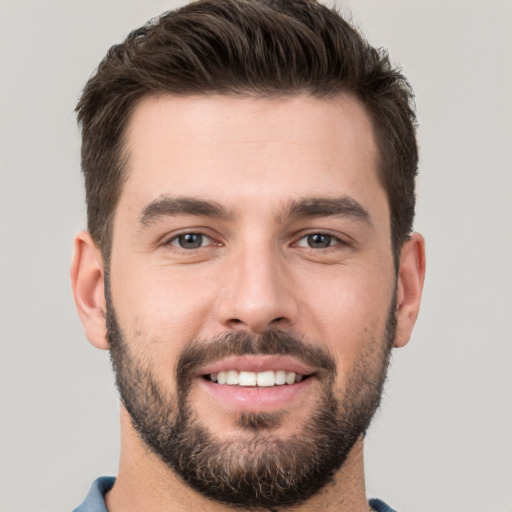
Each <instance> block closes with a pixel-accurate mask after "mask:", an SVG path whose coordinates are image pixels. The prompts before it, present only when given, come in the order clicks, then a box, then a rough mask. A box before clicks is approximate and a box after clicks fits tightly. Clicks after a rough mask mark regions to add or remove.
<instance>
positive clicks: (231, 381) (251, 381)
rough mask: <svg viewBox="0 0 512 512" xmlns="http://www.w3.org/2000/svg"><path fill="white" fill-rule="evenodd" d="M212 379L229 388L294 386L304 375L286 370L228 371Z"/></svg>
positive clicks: (217, 374)
mask: <svg viewBox="0 0 512 512" xmlns="http://www.w3.org/2000/svg"><path fill="white" fill-rule="evenodd" d="M210 379H211V380H212V381H213V382H218V383H219V384H228V385H229V386H265V387H269V386H275V385H277V386H282V385H283V384H294V383H295V382H300V381H301V380H302V375H298V374H296V373H295V372H286V371H284V370H277V371H273V370H267V371H264V372H243V371H242V372H239V371H237V370H228V371H226V372H219V373H211V374H210Z"/></svg>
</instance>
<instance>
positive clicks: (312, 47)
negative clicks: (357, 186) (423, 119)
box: [76, 0, 418, 264]
mask: <svg viewBox="0 0 512 512" xmlns="http://www.w3.org/2000/svg"><path fill="white" fill-rule="evenodd" d="M162 92H163V93H169V94H174V95H192V94H202V95H206V94H215V93H216V94H231V95H252V96H254V95H256V96H269V97H279V96H283V95H297V94H307V95H311V96H314V97H319V98H324V97H329V96H334V95H337V94H340V93H349V94H352V95H354V96H355V97H356V98H358V99H359V101H360V102H361V104H362V105H364V106H365V108H366V109H367V111H368V113H369V114H370V116H371V119H372V122H373V125H374V129H375V136H376V142H377V145H378V149H379V169H378V174H379V179H380V180H381V183H382V184H383V186H384V188H385V190H386V192H387V196H388V201H389V206H390V211H391V233H392V247H393V253H394V256H395V264H397V263H398V261H399V254H400V249H401V247H402V244H403V242H404V241H405V240H406V239H407V238H408V236H409V234H410V232H411V229H412V222H413V218H414V206H415V192H414V189H415V177H416V173H417V164H418V152H417V145H416V133H415V124H416V119H415V114H414V108H413V99H412V98H413V95H412V90H411V88H410V86H409V84H408V83H407V81H406V79H405V78H404V77H403V76H402V74H401V73H400V71H399V70H397V69H395V68H393V66H392V65H391V64H390V61H389V58H388V55H387V53H386V52H385V51H384V50H377V49H375V48H373V47H372V46H370V45H369V43H368V42H367V41H366V40H365V39H364V38H363V37H362V36H361V35H360V34H359V33H358V32H357V31H356V30H355V29H354V28H353V27H352V26H351V25H350V24H348V23H347V22H346V21H345V20H344V19H343V18H342V17H341V16H340V15H339V14H338V13H337V12H336V11H335V10H334V9H329V8H327V7H325V6H323V5H320V4H318V3H317V2H316V1H314V0H199V1H196V2H192V3H190V4H188V5H186V6H185V7H182V8H180V9H177V10H175V11H170V12H167V13H165V14H163V15H162V16H160V17H159V18H157V19H155V20H151V21H150V22H149V23H147V24H146V25H144V26H143V27H141V28H139V29H137V30H134V31H133V32H131V33H130V34H129V35H128V37H127V38H126V40H125V41H124V42H123V43H121V44H118V45H115V46H113V47H112V48H110V50H109V51H108V53H107V55H106V57H105V58H104V59H103V61H102V62H101V63H100V65H99V67H98V69H97V71H96V73H95V74H94V75H93V76H92V77H91V78H90V80H89V81H88V82H87V84H86V86H85V89H84V91H83V94H82V97H81V99H80V101H79V103H78V105H77V108H76V110H77V113H78V121H79V124H80V125H81V129H82V170H83V173H84V176H85V189H86V200H87V218H88V228H89V231H90V233H91V236H92V237H93V239H94V240H95V242H96V243H97V244H98V246H99V247H100V249H101V251H102V253H103V255H104V258H105V260H106V261H107V262H108V260H109V255H110V247H111V243H112V221H113V214H114V211H115V208H116V204H117V201H118V198H119V195H120V192H121V189H122V185H123V179H124V178H125V173H124V172H123V167H124V165H123V164H124V162H123V144H124V137H123V134H124V131H125V128H126V125H127V122H128V120H129V117H130V114H131V112H132V111H133V108H134V106H135V104H136V102H137V100H139V99H140V98H141V97H142V96H145V95H148V94H154V93H162Z"/></svg>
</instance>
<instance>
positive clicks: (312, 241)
mask: <svg viewBox="0 0 512 512" xmlns="http://www.w3.org/2000/svg"><path fill="white" fill-rule="evenodd" d="M331 240H332V237H331V236H330V235H322V234H320V233H316V234H314V235H309V236H308V245H309V247H313V248H315V249H324V248H326V247H329V246H330V245H331Z"/></svg>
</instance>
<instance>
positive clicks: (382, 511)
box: [73, 476, 396, 512]
mask: <svg viewBox="0 0 512 512" xmlns="http://www.w3.org/2000/svg"><path fill="white" fill-rule="evenodd" d="M115 481H116V478H115V477H114V476H102V477H100V478H98V479H96V480H95V481H94V482H93V484H92V487H91V489H90V491H89V493H88V494H87V496H86V497H85V500H84V501H83V502H82V504H81V505H79V506H78V507H77V508H75V510H73V512H108V510H107V507H106V505H105V497H104V496H105V493H106V492H108V491H110V489H112V486H113V485H114V482H115ZM369 504H370V507H372V509H373V510H374V511H375V512H396V511H395V510H393V509H392V508H391V507H390V506H388V505H386V504H385V503H384V502H383V501H381V500H376V499H373V500H370V501H369Z"/></svg>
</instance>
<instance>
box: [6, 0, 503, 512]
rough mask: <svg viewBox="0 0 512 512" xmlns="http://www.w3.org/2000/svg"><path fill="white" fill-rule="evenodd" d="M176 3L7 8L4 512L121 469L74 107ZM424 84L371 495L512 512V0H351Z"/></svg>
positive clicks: (419, 86)
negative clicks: (104, 62)
mask: <svg viewBox="0 0 512 512" xmlns="http://www.w3.org/2000/svg"><path fill="white" fill-rule="evenodd" d="M174 5H176V3H174V2H172V1H166V2H164V1H161V0H150V1H148V0H146V1H140V0H122V1H104V0H102V1H99V0H87V1H82V0H80V1H76V0H75V1H70V0H61V1H58V0H44V1H41V0H37V1H36V0H3V1H2V0H0V164H1V172H0V194H1V195H0V243H1V252H0V258H1V260H0V279H1V282H0V290H1V295H0V297H1V303H0V315H1V318H0V329H1V331H0V336H1V345H0V356H1V360H0V361H1V367H0V405H1V418H0V428H1V442H0V476H1V478H0V481H1V487H0V511H2V512H47V511H48V512H49V511H52V512H55V511H59V510H60V511H66V510H67V511H69V510H70V509H72V508H73V507H74V506H76V505H77V504H78V503H79V502H80V501H81V500H82V498H83V497H84V495H85V493H86V491H87V490H88V487H89V485H90V483H91V482H92V480H93V479H94V478H96V477H97V476H99V475H102V474H115V472H116V467H117V457H118V441H119V438H118V420H117V414H118V401H117V394H116V391H115V389H114V387H113V379H112V376H111V373H110V368H109V362H108V357H107V354H106V353H105V352H101V351H98V350H96V349H93V348H92V347H91V346H90V345H89V344H88V343H87V341H86V339H85V337H84V335H83V333H82V328H81V325H80V323H79V320H78V317H77V315H76V313H75V311H74V307H73V304H72V298H71V292H70V286H69V280H68V267H69V262H70V258H71V247H72V238H73V235H74V233H75V232H76V231H78V230H79V229H80V228H82V227H84V225H85V222H84V208H83V205H82V203H83V192H82V182H81V176H80V172H79V157H78V153H79V139H78V131H77V129H76V127H75V121H74V115H73V109H74V105H75V102H76V100H77V99H78V96H79V92H80V90H81V88H82V87H83V84H84V82H85V81H86V79H87V77H88V76H89V75H90V73H91V72H92V71H93V69H94V68H95V67H96V65H97V64H98V62H99V60H100V59H101V57H102V56H103V55H104V53H105V52H106V50H107V49H108V48H109V46H110V45H111V44H114V43H115V42H118V41H120V40H121V39H122V38H123V37H124V36H125V35H126V34H127V32H128V31H129V30H130V29H131V28H134V27H136V26H139V25H141V24H142V23H143V22H144V21H146V20H147V19H148V18H150V17H152V16H155V15H157V14H159V13H160V12H162V11H164V10H166V9H169V8H171V7H172V6H174ZM340 5H343V8H344V9H345V8H347V6H348V8H350V10H351V11H352V14H353V19H354V22H355V23H356V24H357V25H361V26H362V27H364V32H365V33H366V34H367V35H368V36H369V38H370V40H371V41H372V43H374V44H376V45H379V46H380V45H384V46H387V47H389V48H390V51H391V54H392V57H393V59H394V60H395V62H398V63H400V64H401V66H402V67H403V68H404V70H405V73H406V75H407V76H408V77H409V79H410V81H411V82H412V84H413V86H414V88H415V90H416V93H417V104H418V115H419V120H420V124H421V128H420V132H419V137H420V146H421V178H420V180H419V209H418V215H417V223H416V228H417V230H419V231H421V232H422V233H424V235H425V236H426V238H427V243H428V245H427V249H428V250H427V253H428V273H427V282H426V288H425V293H424V302H423V308H422V312H421V315H420V319H419V322H418V325H417V327H416V329H415V332H414V335H413V340H412V342H411V343H410V345H409V346H408V347H407V348H405V349H402V350H399V351H396V353H395V357H394V362H393V366H392V371H391V375H390V379H389V382H388V386H387V389H386V396H385V398H384V404H383V407H382V411H381V412H380V414H379V416H378V418H377V420H376V421H375V423H374V425H373V427H372V429H371V432H370V434H369V438H368V442H367V456H366V463H367V477H368V481H367V483H368V494H369V495H370V496H380V497H383V498H385V499H386V500H387V501H389V503H390V504H392V505H393V506H395V507H397V508H398V509H399V510H403V511H408V512H433V511H434V512H441V511H446V512H458V511H460V512H462V511H464V512H471V511H485V512H493V511H506V512H510V511H511V510H512V499H511V488H512V442H511V436H510V432H512V428H511V427H512V405H511V404H512V383H511V374H512V350H511V347H512V343H511V341H512V340H511V338H512V336H511V317H512V291H511V290H512V273H511V267H512V236H511V235H512V233H511V225H512V223H511V221H512V206H511V204H512V179H511V170H512V169H511V164H512V153H511V145H512V115H511V113H512V105H511V103H512V99H511V98H512V64H511V63H512V36H511V32H512V2H511V1H509V0H501V1H500V0H488V1H483V0H481V1H469V0H460V1H454V0H436V1H432V0H429V1H426V0H425V1H412V0H407V1H406V0H401V1H400V0H386V1H384V0H358V1H356V0H353V1H347V2H340Z"/></svg>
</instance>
